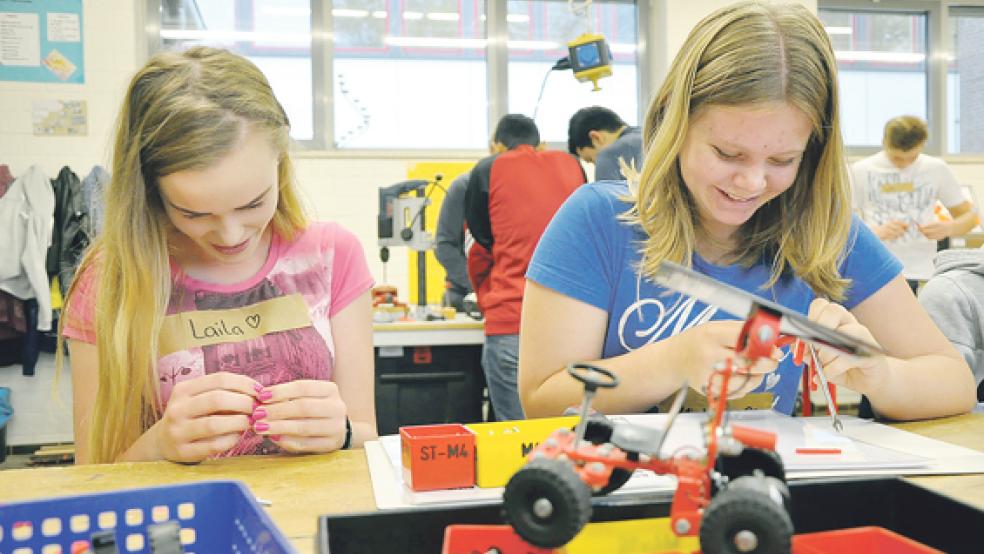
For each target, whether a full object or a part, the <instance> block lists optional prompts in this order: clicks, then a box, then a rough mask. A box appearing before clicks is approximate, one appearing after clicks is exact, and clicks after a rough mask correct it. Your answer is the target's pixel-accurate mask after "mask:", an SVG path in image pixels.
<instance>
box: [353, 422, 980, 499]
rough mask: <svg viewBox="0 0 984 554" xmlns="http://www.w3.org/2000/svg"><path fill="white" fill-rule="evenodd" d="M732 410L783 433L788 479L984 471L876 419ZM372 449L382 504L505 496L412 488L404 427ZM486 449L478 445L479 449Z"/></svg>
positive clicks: (644, 485) (649, 483)
mask: <svg viewBox="0 0 984 554" xmlns="http://www.w3.org/2000/svg"><path fill="white" fill-rule="evenodd" d="M729 417H730V418H731V421H732V422H734V423H737V424H741V425H745V426H748V427H754V428H757V429H762V430H768V431H772V432H774V433H776V434H777V436H778V440H777V443H776V450H777V451H778V452H779V454H780V455H781V456H782V458H783V462H784V464H785V466H786V474H787V479H789V480H794V479H805V478H817V477H841V476H854V475H932V474H960V473H984V453H981V452H977V451H974V450H970V449H968V448H963V447H960V446H956V445H952V444H949V443H945V442H942V441H938V440H934V439H930V438H927V437H923V436H921V435H917V434H914V433H909V432H907V431H903V430H900V429H896V428H893V427H890V426H888V425H883V424H880V423H876V422H873V421H870V420H865V419H858V418H856V417H851V416H841V419H842V421H843V423H844V432H843V433H837V432H835V431H834V430H833V429H832V428H831V426H830V420H829V418H827V417H807V418H804V417H790V416H786V415H783V414H779V413H777V412H773V411H771V410H762V411H740V412H732V413H731V414H730V415H729ZM613 419H618V420H625V421H629V422H632V423H638V424H641V425H647V426H656V427H659V428H662V427H663V426H664V425H665V422H666V415H663V414H640V415H628V416H616V417H614V418H613ZM705 419H706V414H702V413H687V414H681V415H680V416H679V417H678V418H677V420H676V422H675V423H674V426H673V429H672V430H671V431H670V433H669V435H668V436H667V438H666V441H665V443H664V445H663V449H662V455H663V456H664V457H665V456H669V455H672V453H674V452H676V451H678V450H680V449H683V448H687V449H691V450H692V449H693V448H694V447H697V448H698V449H699V450H702V446H701V445H702V442H701V440H700V436H701V435H700V423H701V422H702V421H704V420H705ZM365 451H366V457H367V459H368V462H369V472H370V474H371V477H372V484H373V493H374V495H375V498H376V507H377V508H379V509H394V508H409V507H413V506H415V505H418V506H419V505H425V504H449V505H454V504H471V503H496V502H499V500H500V499H501V497H502V490H503V489H502V488H479V487H471V488H462V489H451V490H438V491H427V492H414V491H411V490H410V489H409V488H408V487H407V486H406V485H404V483H403V471H402V462H401V457H400V436H399V435H387V436H383V437H380V439H379V440H378V441H371V442H368V443H366V446H365ZM914 452H918V454H913V453H914ZM481 455H482V453H481V452H478V454H477V456H481ZM675 488H676V479H675V478H673V477H670V476H665V475H656V474H654V473H652V472H648V471H637V472H636V473H635V474H633V476H632V478H631V479H629V481H628V483H626V484H625V485H624V486H623V487H622V489H620V490H619V491H616V492H615V494H616V495H647V496H665V498H666V499H669V498H670V497H671V496H672V494H673V491H674V490H675Z"/></svg>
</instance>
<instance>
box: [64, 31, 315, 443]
mask: <svg viewBox="0 0 984 554" xmlns="http://www.w3.org/2000/svg"><path fill="white" fill-rule="evenodd" d="M289 125H290V123H289V121H288V119H287V114H286V112H285V111H284V109H283V107H282V106H281V105H280V103H279V102H278V101H277V99H276V97H274V94H273V90H272V89H271V88H270V84H269V83H268V82H267V80H266V78H265V77H264V76H263V74H262V73H261V72H260V70H259V69H258V68H257V67H256V66H255V65H253V64H252V63H251V62H250V61H248V60H246V59H245V58H242V57H240V56H238V55H235V54H232V53H230V52H227V51H225V50H218V49H214V48H207V47H196V48H192V49H189V50H186V51H184V52H164V53H161V54H158V55H156V56H154V57H152V58H151V59H150V60H149V61H148V62H147V63H146V65H144V67H143V68H142V69H140V70H139V71H138V72H137V74H136V75H134V77H133V79H132V80H131V81H130V86H129V88H128V90H127V93H126V97H125V99H124V101H123V106H122V108H121V110H120V114H119V121H118V122H117V130H116V140H115V146H114V152H113V166H112V177H111V180H110V183H109V186H108V188H107V190H106V217H105V227H104V229H103V231H102V234H101V235H100V236H99V237H98V238H97V239H96V240H95V241H94V242H93V245H92V247H91V248H90V250H89V251H88V253H87V254H86V256H85V258H84V259H83V261H82V263H81V266H80V267H79V270H78V274H79V275H82V274H83V272H85V271H86V270H87V269H88V270H90V271H94V275H95V276H96V280H95V287H96V288H95V293H96V295H97V296H96V302H95V314H94V318H93V323H94V331H95V333H96V336H97V341H96V346H97V349H98V353H99V390H98V394H97V396H96V401H95V406H94V409H93V413H92V416H91V417H92V420H91V424H90V426H89V430H90V433H89V437H76V440H79V441H81V440H88V441H89V442H88V445H89V450H90V452H91V458H92V461H93V462H112V461H114V460H115V459H116V458H117V457H118V456H119V455H120V454H121V453H122V452H124V451H125V450H126V449H127V448H129V446H130V445H131V444H133V443H134V442H135V441H136V440H137V439H138V438H139V437H140V435H142V434H143V433H144V431H146V430H147V429H148V428H149V427H150V426H151V425H153V423H154V422H155V421H157V419H159V417H160V405H161V404H160V398H159V395H158V388H157V382H158V380H157V377H156V375H157V357H158V334H159V333H160V329H161V326H162V323H163V320H164V316H165V313H166V310H167V306H168V300H169V298H170V295H171V272H170V265H169V260H168V236H169V233H171V232H177V231H175V230H174V229H173V227H172V226H171V225H170V221H169V220H168V218H167V215H166V214H165V212H164V205H163V202H162V199H161V195H160V191H159V188H158V182H159V179H160V178H161V177H163V176H166V175H169V174H171V173H174V172H177V171H182V170H200V169H204V168H207V167H209V166H210V165H212V164H214V163H216V162H218V161H219V160H220V159H221V158H223V157H224V156H225V155H226V154H228V153H229V151H230V150H231V149H232V148H233V147H234V146H235V145H236V143H237V140H238V139H239V137H240V136H241V135H242V132H243V130H244V128H245V127H246V126H248V128H250V129H253V130H258V131H262V132H265V133H267V134H268V136H269V138H270V141H271V144H273V146H274V148H275V149H276V150H277V151H278V152H279V168H278V178H279V183H278V188H279V195H278V201H277V209H276V213H275V214H274V217H273V220H272V222H271V224H272V226H273V231H274V232H276V233H278V234H279V235H281V236H283V237H284V238H286V239H288V240H289V239H290V238H292V237H293V236H294V234H295V233H296V232H298V231H300V230H301V229H303V228H304V227H305V225H306V218H305V216H304V212H303V209H302V207H301V204H300V202H299V200H298V198H297V193H296V190H295V184H294V170H293V165H292V163H291V161H290V157H289V154H288V149H289V143H290V135H289ZM78 281H79V280H76V283H78ZM74 291H75V286H74V284H73V286H72V288H71V290H70V291H69V293H68V300H67V305H66V313H67V312H68V311H70V310H71V307H72V301H73V297H72V294H73V292H74ZM64 319H65V318H63V320H64ZM59 351H61V349H60V348H59Z"/></svg>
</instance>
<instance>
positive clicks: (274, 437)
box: [269, 435, 283, 441]
mask: <svg viewBox="0 0 984 554" xmlns="http://www.w3.org/2000/svg"><path fill="white" fill-rule="evenodd" d="M269 437H270V440H272V441H279V440H280V439H282V438H283V436H282V435H269Z"/></svg>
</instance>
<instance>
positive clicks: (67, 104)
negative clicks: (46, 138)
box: [31, 100, 89, 137]
mask: <svg viewBox="0 0 984 554" xmlns="http://www.w3.org/2000/svg"><path fill="white" fill-rule="evenodd" d="M31 112H32V116H33V117H32V119H33V121H34V134H35V135H38V136H43V135H61V136H76V137H77V136H84V135H86V134H87V133H88V128H89V120H88V110H87V109H86V103H85V100H35V101H34V102H33V109H32V110H31Z"/></svg>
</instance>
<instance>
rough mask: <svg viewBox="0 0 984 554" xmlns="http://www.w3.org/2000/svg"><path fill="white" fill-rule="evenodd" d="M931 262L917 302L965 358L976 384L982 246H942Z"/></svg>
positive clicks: (982, 376) (983, 308) (983, 355)
mask: <svg viewBox="0 0 984 554" xmlns="http://www.w3.org/2000/svg"><path fill="white" fill-rule="evenodd" d="M935 263H936V271H935V272H934V273H933V276H932V278H930V280H929V281H927V282H926V284H925V285H923V288H922V290H920V291H919V302H920V303H921V304H922V305H923V307H924V308H926V311H927V312H929V315H930V317H932V318H933V321H935V322H936V325H937V326H938V327H939V328H940V330H942V331H943V334H944V335H946V338H948V339H950V342H952V343H953V346H955V347H956V348H957V350H958V351H959V352H960V353H961V354H962V355H963V357H964V358H965V359H966V360H967V364H968V365H969V366H970V368H971V369H972V370H973V371H974V378H975V379H976V381H977V384H978V386H979V385H980V384H981V381H982V380H984V250H944V251H942V252H940V253H938V254H937V255H936V260H935ZM978 388H980V387H978Z"/></svg>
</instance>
